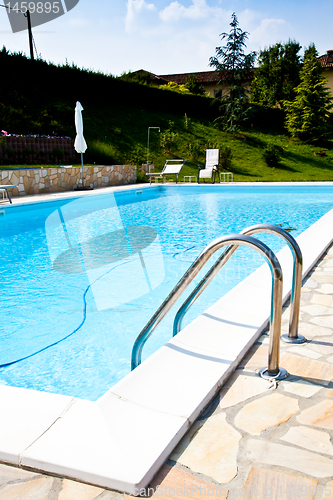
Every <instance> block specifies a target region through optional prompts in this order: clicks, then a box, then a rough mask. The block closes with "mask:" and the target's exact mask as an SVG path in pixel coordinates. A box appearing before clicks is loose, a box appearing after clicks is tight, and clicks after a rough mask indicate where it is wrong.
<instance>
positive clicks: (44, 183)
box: [0, 165, 136, 196]
mask: <svg viewBox="0 0 333 500" xmlns="http://www.w3.org/2000/svg"><path fill="white" fill-rule="evenodd" d="M83 171H84V179H85V185H86V186H91V187H94V188H97V187H105V186H121V185H124V184H135V182H136V166H135V165H108V166H100V167H84V169H83ZM5 184H12V185H17V187H16V188H13V189H12V190H11V191H10V194H11V195H13V196H25V195H27V194H38V193H56V192H61V191H71V190H73V189H74V188H75V187H77V186H81V185H82V169H81V167H59V168H47V167H46V168H38V169H37V168H36V169H34V168H27V169H17V170H1V171H0V185H5Z"/></svg>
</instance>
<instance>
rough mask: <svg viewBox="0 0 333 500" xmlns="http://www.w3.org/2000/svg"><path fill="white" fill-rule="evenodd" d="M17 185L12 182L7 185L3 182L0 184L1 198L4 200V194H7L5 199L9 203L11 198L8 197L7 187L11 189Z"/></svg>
mask: <svg viewBox="0 0 333 500" xmlns="http://www.w3.org/2000/svg"><path fill="white" fill-rule="evenodd" d="M16 187H17V186H16V185H14V184H8V185H5V184H2V185H1V184H0V192H1V193H2V200H3V201H4V200H5V194H6V195H7V199H8V201H9V203H12V199H11V197H10V194H9V191H8V189H13V188H16Z"/></svg>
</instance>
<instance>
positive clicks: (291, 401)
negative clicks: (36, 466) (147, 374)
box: [0, 247, 333, 500]
mask: <svg viewBox="0 0 333 500" xmlns="http://www.w3.org/2000/svg"><path fill="white" fill-rule="evenodd" d="M331 269H333V247H331V248H330V249H329V250H328V251H327V252H326V254H325V255H324V256H323V258H322V260H321V261H320V262H319V264H318V265H317V266H316V268H315V269H314V270H313V271H312V273H311V274H310V276H309V277H308V279H307V280H305V282H304V284H303V288H302V305H301V321H300V326H299V332H300V333H301V334H303V335H305V336H306V337H307V339H308V342H307V343H305V344H302V345H297V346H291V345H290V344H284V343H283V342H281V366H283V367H285V368H286V369H288V370H289V372H290V376H289V377H288V379H287V380H285V381H281V382H279V383H278V384H277V386H276V387H275V385H274V384H271V383H269V382H268V381H263V380H262V379H260V378H259V376H258V370H259V369H260V368H262V367H263V366H266V365H267V351H268V336H267V335H266V334H263V335H262V336H261V338H260V339H259V340H258V342H257V343H256V344H255V345H254V346H253V348H252V349H251V350H250V351H249V352H248V353H247V355H246V356H245V358H244V359H243V361H242V362H241V363H240V365H239V367H238V368H237V370H236V372H235V373H234V374H233V375H232V377H230V379H229V380H228V381H227V383H226V384H225V386H224V387H223V388H222V390H221V391H220V393H219V394H218V395H217V396H216V397H215V399H214V400H213V401H212V402H211V403H210V405H209V406H208V407H207V408H206V410H205V411H204V413H203V414H202V415H201V417H200V418H199V419H198V420H197V421H196V422H195V423H194V425H193V426H192V427H191V429H190V430H189V432H188V433H187V434H186V435H185V436H184V437H183V439H182V440H181V441H180V443H179V444H178V446H177V447H176V449H175V450H174V451H173V453H172V454H171V455H170V457H169V460H168V462H167V464H165V465H164V466H163V467H162V468H161V470H160V472H159V473H158V475H157V476H156V477H155V479H154V480H153V481H152V483H151V485H150V487H149V489H147V491H144V492H139V493H145V496H148V497H153V498H157V497H160V498H162V499H163V498H171V497H172V498H193V499H195V500H199V498H202V497H210V496H211V497H213V498H220V499H227V500H243V499H246V500H249V499H251V500H291V499H295V498H296V499H297V498H298V499H313V500H324V499H332V500H333V480H332V477H333V458H332V457H333V445H332V438H333V356H332V350H331V347H332V346H333V323H332V322H333V314H332V312H331V311H330V310H328V309H332V310H333V307H332V304H333V273H332V272H331ZM321 297H322V298H321ZM313 306H314V307H313ZM288 319H289V309H288V308H285V312H284V315H283V324H282V330H283V331H287V329H288ZM311 353H313V354H312V355H311ZM125 498H126V500H129V499H130V498H131V499H133V497H130V496H128V495H127V496H125V495H124V494H122V493H121V492H115V491H111V490H104V489H102V488H97V487H95V486H91V485H87V484H83V483H79V482H76V481H72V480H68V479H66V478H60V477H52V476H49V475H47V474H40V473H39V472H38V471H36V472H34V471H25V470H22V469H18V468H15V467H10V466H6V465H0V500H11V499H13V500H14V499H15V500H44V499H45V500H72V499H73V500H95V499H99V500H125Z"/></svg>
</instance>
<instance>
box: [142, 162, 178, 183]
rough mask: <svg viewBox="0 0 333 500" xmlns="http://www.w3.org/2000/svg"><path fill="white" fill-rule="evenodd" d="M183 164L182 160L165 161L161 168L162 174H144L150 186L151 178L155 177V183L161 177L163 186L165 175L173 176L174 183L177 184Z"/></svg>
mask: <svg viewBox="0 0 333 500" xmlns="http://www.w3.org/2000/svg"><path fill="white" fill-rule="evenodd" d="M184 163H185V160H182V159H177V160H167V161H166V162H165V165H164V167H163V170H162V172H158V173H156V172H155V173H153V172H151V173H147V174H146V175H148V176H149V177H150V184H151V178H152V177H155V182H156V180H157V179H158V178H159V177H162V179H163V184H164V182H165V176H166V175H175V176H176V183H177V182H178V175H179V173H180V171H181V169H182V167H183V166H184Z"/></svg>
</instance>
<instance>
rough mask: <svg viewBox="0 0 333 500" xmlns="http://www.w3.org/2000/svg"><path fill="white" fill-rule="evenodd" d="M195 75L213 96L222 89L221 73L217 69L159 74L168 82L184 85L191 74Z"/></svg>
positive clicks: (159, 76)
mask: <svg viewBox="0 0 333 500" xmlns="http://www.w3.org/2000/svg"><path fill="white" fill-rule="evenodd" d="M192 75H193V76H195V77H196V78H197V79H198V81H199V83H201V84H202V85H203V86H204V88H205V91H206V92H207V93H208V94H209V95H210V96H211V97H215V96H216V93H217V92H219V91H220V90H221V86H220V85H219V84H218V82H219V79H220V78H219V74H218V73H217V72H216V71H200V72H198V73H180V74H179V73H178V74H174V75H158V78H161V79H162V80H165V81H166V82H175V83H178V85H183V84H184V83H185V82H186V80H187V78H188V77H189V76H192Z"/></svg>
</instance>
